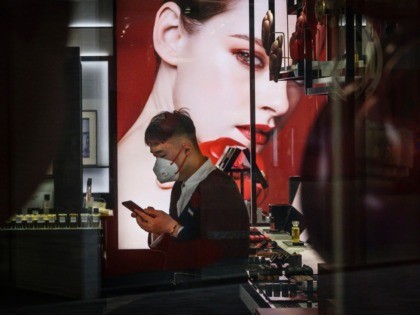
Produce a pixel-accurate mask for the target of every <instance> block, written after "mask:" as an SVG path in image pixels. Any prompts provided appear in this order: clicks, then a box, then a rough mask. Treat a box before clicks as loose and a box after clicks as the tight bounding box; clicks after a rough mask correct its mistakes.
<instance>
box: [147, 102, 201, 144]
mask: <svg viewBox="0 0 420 315" xmlns="http://www.w3.org/2000/svg"><path fill="white" fill-rule="evenodd" d="M173 136H186V137H187V138H188V139H190V140H191V141H192V143H193V144H194V146H196V147H198V142H197V137H196V134H195V126H194V122H193V121H192V119H191V117H190V115H189V114H188V112H187V110H186V109H185V108H181V109H180V110H174V111H173V112H169V111H165V112H161V113H159V114H157V115H156V116H154V117H153V118H152V119H151V121H150V123H149V126H147V128H146V132H145V134H144V141H145V142H146V145H148V146H150V144H151V143H152V142H158V143H164V142H166V141H167V140H168V139H169V138H171V137H173Z"/></svg>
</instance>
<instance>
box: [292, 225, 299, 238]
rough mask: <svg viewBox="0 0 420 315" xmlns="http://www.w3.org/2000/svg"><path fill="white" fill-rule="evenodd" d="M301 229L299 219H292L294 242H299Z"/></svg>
mask: <svg viewBox="0 0 420 315" xmlns="http://www.w3.org/2000/svg"><path fill="white" fill-rule="evenodd" d="M299 235H300V229H299V221H292V242H293V243H299V242H300V239H299Z"/></svg>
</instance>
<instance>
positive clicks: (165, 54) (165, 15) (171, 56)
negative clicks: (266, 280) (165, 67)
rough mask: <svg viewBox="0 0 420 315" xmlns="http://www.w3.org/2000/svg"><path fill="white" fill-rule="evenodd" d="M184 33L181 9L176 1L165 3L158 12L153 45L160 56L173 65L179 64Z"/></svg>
mask: <svg viewBox="0 0 420 315" xmlns="http://www.w3.org/2000/svg"><path fill="white" fill-rule="evenodd" d="M182 33H183V27H182V19H181V9H180V8H179V7H178V5H177V4H176V3H174V2H167V3H165V4H163V5H162V6H161V7H160V9H159V11H158V12H157V14H156V19H155V26H154V28H153V45H154V48H155V50H156V52H157V54H158V55H159V56H160V58H161V59H162V60H163V61H165V62H166V63H168V64H170V65H172V66H177V65H178V52H179V51H178V50H179V41H180V40H181V38H182Z"/></svg>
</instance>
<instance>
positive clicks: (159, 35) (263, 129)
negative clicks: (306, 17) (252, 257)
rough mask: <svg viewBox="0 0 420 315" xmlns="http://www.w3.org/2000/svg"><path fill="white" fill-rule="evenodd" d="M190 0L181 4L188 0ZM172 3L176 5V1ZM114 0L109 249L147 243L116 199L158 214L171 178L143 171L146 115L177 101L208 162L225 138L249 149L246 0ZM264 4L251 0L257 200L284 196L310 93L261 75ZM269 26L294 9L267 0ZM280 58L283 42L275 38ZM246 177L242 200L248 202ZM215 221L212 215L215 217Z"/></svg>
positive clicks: (311, 108) (264, 205)
mask: <svg viewBox="0 0 420 315" xmlns="http://www.w3.org/2000/svg"><path fill="white" fill-rule="evenodd" d="M195 2H197V3H198V2H200V1H188V3H195ZM177 3H178V4H177ZM177 3H175V2H171V1H161V0H159V1H134V0H131V1H130V0H122V1H117V3H116V6H117V7H116V10H117V21H116V23H117V34H116V36H117V90H118V92H117V114H118V117H117V120H118V152H117V156H118V211H117V213H118V248H119V249H144V248H148V245H147V233H146V232H144V231H143V230H141V229H140V228H139V226H138V225H137V224H136V221H135V220H134V219H133V218H132V217H131V216H130V214H131V212H130V211H129V210H127V209H125V208H124V207H123V206H122V205H121V202H122V201H125V200H133V201H134V202H136V203H137V204H138V205H140V206H142V207H147V206H152V207H154V208H155V209H158V210H163V211H166V212H167V211H168V208H169V198H170V192H171V187H172V184H171V183H169V184H160V183H159V182H158V181H157V180H156V176H155V174H154V173H153V170H152V169H153V165H154V163H155V157H154V156H153V155H152V154H151V153H150V151H149V147H148V146H147V145H146V144H145V141H144V132H145V129H146V127H147V125H148V123H149V122H150V119H151V118H152V117H153V116H154V115H156V114H158V113H160V112H162V111H173V110H176V109H181V108H185V109H187V110H188V112H189V114H190V116H191V118H192V120H193V121H194V123H195V126H196V129H197V137H198V141H199V144H200V148H201V150H202V151H203V153H204V154H205V155H207V156H209V157H210V158H211V160H212V161H213V162H214V163H216V161H217V160H218V158H219V157H220V155H221V154H222V153H223V151H224V148H225V147H226V146H228V145H232V146H233V145H238V146H243V147H248V148H249V147H250V79H249V78H250V70H249V65H250V58H249V38H250V37H249V22H248V21H249V11H248V1H247V0H238V1H201V4H200V5H198V6H197V7H194V6H193V5H191V6H183V3H184V1H177ZM267 10H268V1H265V0H264V1H258V0H257V1H255V37H256V41H255V95H256V105H255V112H256V131H257V132H256V151H257V164H258V166H259V168H260V169H261V170H262V172H263V174H264V175H265V176H266V180H267V182H268V185H269V187H268V188H267V189H262V188H261V187H259V188H258V192H257V193H258V200H257V203H258V207H260V208H261V209H262V211H263V212H267V211H268V205H269V204H271V203H288V202H289V197H288V185H289V177H290V176H295V175H298V173H299V166H300V156H301V154H302V148H303V147H304V144H305V137H306V134H307V133H308V130H309V128H310V125H311V122H312V120H313V119H314V117H315V115H316V113H317V111H318V110H319V106H320V104H321V101H320V99H318V98H316V97H307V96H305V95H304V91H303V87H302V83H301V82H299V81H294V80H290V81H278V82H274V81H270V80H269V58H268V55H267V54H266V52H265V51H264V48H263V46H262V40H261V27H262V26H261V25H262V20H263V17H264V16H265V15H266V12H267ZM275 13H276V15H275V21H276V24H275V25H276V30H275V31H276V33H280V32H281V33H283V34H284V36H285V38H286V39H287V38H289V37H290V34H291V33H292V32H293V31H294V29H295V24H296V16H295V15H289V16H288V15H287V11H286V0H277V1H276V12H275ZM284 51H285V54H284V57H285V58H284V61H283V62H285V64H288V63H290V60H288V58H287V56H288V53H287V52H288V40H285V41H284ZM249 186H250V185H249V181H246V182H245V190H244V192H243V194H244V199H249V198H250V197H249ZM221 219H222V218H221Z"/></svg>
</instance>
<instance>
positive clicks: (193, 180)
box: [176, 158, 216, 216]
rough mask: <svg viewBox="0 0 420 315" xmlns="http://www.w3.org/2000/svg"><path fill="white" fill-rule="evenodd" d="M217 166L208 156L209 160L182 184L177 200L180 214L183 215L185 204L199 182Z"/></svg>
mask: <svg viewBox="0 0 420 315" xmlns="http://www.w3.org/2000/svg"><path fill="white" fill-rule="evenodd" d="M215 168H216V166H214V165H213V163H212V162H211V160H210V159H209V158H207V161H206V162H204V163H203V165H201V166H200V168H199V169H198V170H197V171H196V172H195V173H194V174H193V175H191V177H190V178H188V179H187V180H186V181H185V182H183V183H182V185H181V196H180V197H179V199H178V201H177V204H176V206H177V212H178V216H180V215H181V213H182V211H183V210H184V208H185V206H186V205H187V204H188V202H189V201H190V199H191V196H192V194H193V192H194V191H195V189H196V188H197V186H198V184H200V183H201V182H202V181H203V180H204V179H205V178H206V177H207V176H208V175H209V174H210V173H211V172H212V171H213V170H214V169H215Z"/></svg>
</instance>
